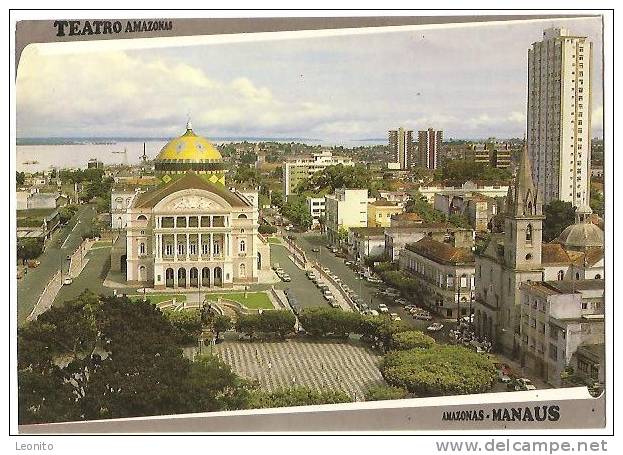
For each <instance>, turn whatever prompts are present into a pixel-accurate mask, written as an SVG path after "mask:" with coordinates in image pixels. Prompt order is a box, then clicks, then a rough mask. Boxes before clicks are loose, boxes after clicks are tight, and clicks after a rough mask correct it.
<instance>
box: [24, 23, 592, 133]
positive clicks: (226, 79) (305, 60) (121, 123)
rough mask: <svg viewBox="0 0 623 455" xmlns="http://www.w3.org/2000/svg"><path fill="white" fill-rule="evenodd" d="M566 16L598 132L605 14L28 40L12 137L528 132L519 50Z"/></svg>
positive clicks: (523, 61)
mask: <svg viewBox="0 0 623 455" xmlns="http://www.w3.org/2000/svg"><path fill="white" fill-rule="evenodd" d="M551 26H563V27H567V28H569V29H570V30H571V31H572V32H573V33H575V34H579V35H586V36H588V37H589V39H590V40H591V41H593V43H594V55H595V62H594V66H595V68H594V73H593V80H594V84H593V113H592V114H593V115H592V118H593V125H592V126H593V128H592V136H593V137H601V135H602V129H603V128H602V115H603V109H602V105H603V101H602V93H601V92H602V78H601V77H600V75H601V71H602V58H601V55H602V52H601V48H602V43H601V41H602V39H601V21H600V19H599V18H590V19H573V20H540V21H526V22H523V23H513V24H493V25H490V24H486V25H478V26H459V27H451V28H438V29H417V30H413V31H400V32H387V33H378V32H377V33H374V34H357V35H347V36H333V37H318V38H302V39H285V40H278V41H277V40H275V41H263V42H261V43H255V42H244V43H226V44H210V45H197V46H187V47H167V48H155V49H154V48H151V49H142V50H131V49H128V50H117V51H102V52H92V53H91V52H90V53H84V52H73V53H63V54H60V53H56V52H44V50H43V49H41V48H39V47H37V46H34V47H32V48H30V47H29V48H27V49H26V50H25V52H24V55H23V57H22V61H21V62H20V66H19V69H18V75H17V133H18V137H24V138H27V137H79V136H85V137H111V136H116V137H163V136H174V135H175V134H176V133H177V132H178V131H179V129H180V125H183V123H185V121H186V117H187V116H188V114H189V113H190V114H191V115H192V119H193V124H194V125H195V129H197V130H198V131H200V132H201V133H202V134H204V135H205V136H207V137H214V136H217V137H250V136H254V137H271V138H279V137H284V138H290V137H302V138H318V139H322V140H328V141H339V140H355V139H368V138H383V137H386V135H387V130H388V129H389V128H393V127H397V126H404V127H405V128H407V129H416V130H420V129H427V128H429V127H432V128H435V129H442V130H444V136H445V137H447V138H462V139H477V138H486V137H491V136H493V137H500V138H507V137H522V136H523V135H524V133H525V128H526V98H527V95H526V93H527V92H526V91H527V51H528V49H529V48H530V46H531V45H532V43H533V42H536V41H538V40H540V38H541V35H542V31H543V30H544V29H545V28H548V27H551Z"/></svg>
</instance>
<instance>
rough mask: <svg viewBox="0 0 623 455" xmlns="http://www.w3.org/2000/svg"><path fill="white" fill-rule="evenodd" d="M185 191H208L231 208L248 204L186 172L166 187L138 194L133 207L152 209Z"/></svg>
mask: <svg viewBox="0 0 623 455" xmlns="http://www.w3.org/2000/svg"><path fill="white" fill-rule="evenodd" d="M176 177H177V176H176ZM186 189H200V190H205V191H208V192H210V193H214V194H216V195H217V196H220V197H222V198H223V199H225V201H227V202H228V203H229V204H231V206H232V207H248V203H247V202H246V201H244V200H243V199H242V198H241V197H240V196H238V195H237V194H236V193H232V192H231V191H229V190H228V189H227V188H225V187H224V186H223V185H218V184H215V183H211V182H209V181H208V180H207V179H206V178H204V176H202V175H198V174H195V173H194V172H188V173H186V174H183V175H182V176H180V177H179V178H175V177H174V180H172V181H171V182H169V183H168V184H166V185H162V186H160V187H158V188H154V189H152V190H149V191H147V192H145V193H142V194H139V196H138V197H137V199H136V202H135V204H134V207H136V208H153V207H154V206H155V205H156V204H157V203H158V202H160V201H161V200H162V199H164V198H165V197H166V196H168V195H170V194H173V193H175V192H177V191H181V190H186Z"/></svg>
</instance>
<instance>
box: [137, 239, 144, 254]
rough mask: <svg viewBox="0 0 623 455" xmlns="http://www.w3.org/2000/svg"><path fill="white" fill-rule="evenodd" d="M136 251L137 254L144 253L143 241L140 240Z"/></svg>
mask: <svg viewBox="0 0 623 455" xmlns="http://www.w3.org/2000/svg"><path fill="white" fill-rule="evenodd" d="M138 252H139V254H145V243H144V242H141V243H140V245H139V246H138Z"/></svg>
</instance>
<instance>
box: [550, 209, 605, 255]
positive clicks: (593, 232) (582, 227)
mask: <svg viewBox="0 0 623 455" xmlns="http://www.w3.org/2000/svg"><path fill="white" fill-rule="evenodd" d="M591 213H592V210H591V209H590V207H588V206H580V207H578V208H577V209H576V222H575V224H572V225H571V226H568V227H567V228H566V229H565V230H564V231H562V232H561V233H560V235H559V236H558V238H557V239H556V240H555V242H557V243H560V244H562V245H564V246H565V248H567V249H570V250H585V249H586V248H590V247H601V248H603V246H604V231H602V230H601V229H599V227H598V226H595V225H594V224H593V223H592V222H591V221H590V215H591Z"/></svg>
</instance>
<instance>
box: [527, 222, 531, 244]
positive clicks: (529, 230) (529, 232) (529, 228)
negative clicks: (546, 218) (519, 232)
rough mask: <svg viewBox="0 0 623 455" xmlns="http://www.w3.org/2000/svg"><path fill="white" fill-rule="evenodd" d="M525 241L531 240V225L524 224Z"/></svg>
mask: <svg viewBox="0 0 623 455" xmlns="http://www.w3.org/2000/svg"><path fill="white" fill-rule="evenodd" d="M526 242H532V225H531V224H529V225H528V226H526Z"/></svg>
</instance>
